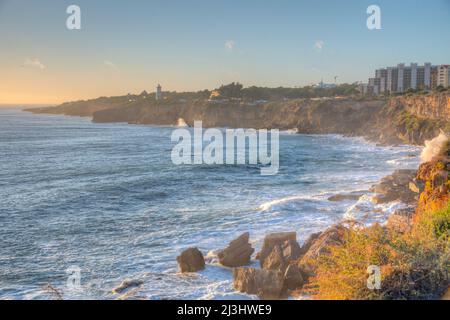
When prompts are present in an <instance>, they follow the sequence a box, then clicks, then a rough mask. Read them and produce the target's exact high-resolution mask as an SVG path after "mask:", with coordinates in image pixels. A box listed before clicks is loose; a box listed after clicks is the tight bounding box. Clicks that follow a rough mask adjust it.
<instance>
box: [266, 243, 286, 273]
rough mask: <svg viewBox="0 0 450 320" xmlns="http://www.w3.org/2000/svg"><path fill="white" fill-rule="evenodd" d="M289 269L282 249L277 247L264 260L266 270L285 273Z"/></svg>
mask: <svg viewBox="0 0 450 320" xmlns="http://www.w3.org/2000/svg"><path fill="white" fill-rule="evenodd" d="M286 267H287V263H286V261H285V259H284V257H283V252H282V251H281V247H280V246H279V245H276V246H275V247H273V249H272V252H271V253H270V254H269V255H268V256H267V258H266V259H264V262H263V266H262V268H263V269H266V270H279V271H284V270H285V269H286Z"/></svg>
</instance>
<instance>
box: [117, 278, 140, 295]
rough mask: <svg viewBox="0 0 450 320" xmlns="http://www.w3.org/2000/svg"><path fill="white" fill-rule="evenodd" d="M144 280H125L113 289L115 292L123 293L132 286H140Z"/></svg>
mask: <svg viewBox="0 0 450 320" xmlns="http://www.w3.org/2000/svg"><path fill="white" fill-rule="evenodd" d="M143 283H144V282H143V281H142V280H136V279H134V280H129V279H127V280H124V281H123V282H122V283H121V284H120V285H119V286H118V287H116V288H114V289H113V293H117V294H121V293H124V292H125V291H128V290H129V289H132V288H138V287H140V286H141V285H142V284H143Z"/></svg>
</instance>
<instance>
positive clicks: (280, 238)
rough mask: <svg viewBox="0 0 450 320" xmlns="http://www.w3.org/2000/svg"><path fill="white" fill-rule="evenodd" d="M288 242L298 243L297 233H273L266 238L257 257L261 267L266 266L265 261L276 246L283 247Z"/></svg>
mask: <svg viewBox="0 0 450 320" xmlns="http://www.w3.org/2000/svg"><path fill="white" fill-rule="evenodd" d="M286 241H293V242H297V233H296V232H282V233H272V234H269V235H267V236H266V237H265V238H264V242H263V247H262V249H261V251H260V252H259V254H258V255H257V257H258V259H259V262H260V264H261V267H263V266H264V261H265V259H266V258H267V257H268V256H269V255H270V253H271V252H272V250H273V248H274V247H275V246H276V245H278V246H282V245H283V244H284V242H286Z"/></svg>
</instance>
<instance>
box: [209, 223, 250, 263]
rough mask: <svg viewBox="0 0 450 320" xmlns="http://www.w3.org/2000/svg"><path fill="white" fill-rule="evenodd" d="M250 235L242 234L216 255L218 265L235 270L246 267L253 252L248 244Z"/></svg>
mask: <svg viewBox="0 0 450 320" xmlns="http://www.w3.org/2000/svg"><path fill="white" fill-rule="evenodd" d="M249 239H250V234H249V233H248V232H246V233H244V234H242V235H241V236H240V237H239V238H237V239H235V240H233V241H231V242H230V244H229V245H228V247H227V248H226V249H224V250H222V251H220V252H219V253H218V257H219V262H220V264H222V265H224V266H226V267H230V268H235V267H242V266H246V265H248V264H249V263H250V258H251V256H252V254H253V252H254V251H255V249H253V248H252V246H251V244H250V243H249Z"/></svg>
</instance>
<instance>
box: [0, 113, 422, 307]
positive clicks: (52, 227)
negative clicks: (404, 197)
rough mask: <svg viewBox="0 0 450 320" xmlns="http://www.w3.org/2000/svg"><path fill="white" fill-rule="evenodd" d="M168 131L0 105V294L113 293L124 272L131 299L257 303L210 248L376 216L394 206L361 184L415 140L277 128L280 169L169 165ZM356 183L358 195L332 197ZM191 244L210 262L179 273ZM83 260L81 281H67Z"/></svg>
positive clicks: (413, 157) (409, 151)
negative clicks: (381, 142)
mask: <svg viewBox="0 0 450 320" xmlns="http://www.w3.org/2000/svg"><path fill="white" fill-rule="evenodd" d="M173 130H174V127H158V126H141V125H128V124H96V123H92V122H91V121H90V119H87V118H78V117H67V116H61V115H34V114H30V113H26V112H23V111H21V110H20V109H0V155H1V157H0V200H1V201H0V243H1V244H2V245H1V246H0V299H51V298H54V296H53V295H52V294H51V292H49V290H47V289H45V286H46V285H47V284H51V285H52V286H53V287H54V288H56V289H57V290H58V291H60V292H61V293H62V295H63V297H64V298H66V299H115V298H117V295H115V294H113V293H112V289H113V288H114V287H116V286H117V285H119V284H120V283H121V282H122V281H123V280H125V279H139V280H142V281H143V285H142V286H141V287H140V288H138V289H137V290H135V291H132V292H130V294H129V297H130V298H136V299H253V298H254V297H251V296H247V295H243V294H239V293H236V292H234V290H233V288H232V272H231V270H229V269H227V268H223V267H221V266H220V265H218V264H217V263H214V252H215V251H216V250H218V249H221V248H224V247H226V245H227V244H228V242H229V241H231V240H233V239H234V238H235V237H237V236H239V235H240V234H242V233H243V232H246V231H249V232H250V238H251V242H252V243H253V245H254V247H255V248H257V249H258V248H260V246H261V243H262V239H263V238H264V236H265V235H266V234H268V233H271V232H280V231H296V232H297V235H298V241H299V242H300V243H302V242H303V241H304V240H305V239H306V238H307V237H308V236H309V235H310V234H311V233H314V232H317V231H321V230H323V229H325V228H327V227H328V226H330V225H332V224H334V223H336V222H339V221H341V220H343V219H347V218H356V219H361V220H362V221H364V222H365V223H371V222H374V221H380V222H384V221H385V220H386V218H387V216H388V215H389V213H391V212H392V211H393V210H394V209H395V208H398V207H400V206H401V204H400V203H391V204H387V205H374V204H372V203H371V201H370V196H371V194H370V193H369V192H368V191H367V190H368V189H369V188H370V186H371V185H372V184H374V183H376V182H377V181H378V180H379V179H380V178H382V177H384V176H386V175H388V174H390V173H392V172H393V171H394V170H396V169H405V168H416V167H417V165H418V163H419V153H420V151H421V149H420V148H417V147H413V146H397V147H382V146H377V145H375V144H373V143H368V142H366V141H364V140H363V139H361V138H346V137H342V136H338V135H298V134H292V133H291V132H283V133H281V136H280V171H279V174H278V175H275V176H261V175H260V168H259V167H258V166H256V165H239V166H238V165H216V166H208V165H195V166H194V165H184V166H175V165H173V164H172V162H171V158H170V155H171V150H172V147H173V146H174V143H172V142H171V139H170V137H171V133H172V131H173ZM351 191H361V192H362V193H363V195H362V196H361V197H360V198H359V200H344V201H340V202H331V201H329V200H328V198H329V197H330V196H333V195H336V194H340V193H348V192H351ZM191 246H195V247H198V248H199V249H200V250H201V251H202V252H203V253H204V254H205V255H208V257H210V258H211V259H212V261H213V263H210V264H208V266H207V268H206V269H205V270H204V271H203V272H200V273H198V274H193V275H180V274H178V273H177V263H176V256H177V255H178V254H179V253H180V252H181V251H182V250H183V249H185V248H188V247H191ZM74 268H75V269H79V271H80V273H79V274H80V287H75V288H74V287H71V286H68V285H67V281H68V277H69V276H70V275H69V274H68V272H67V270H68V269H69V270H70V269H74Z"/></svg>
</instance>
